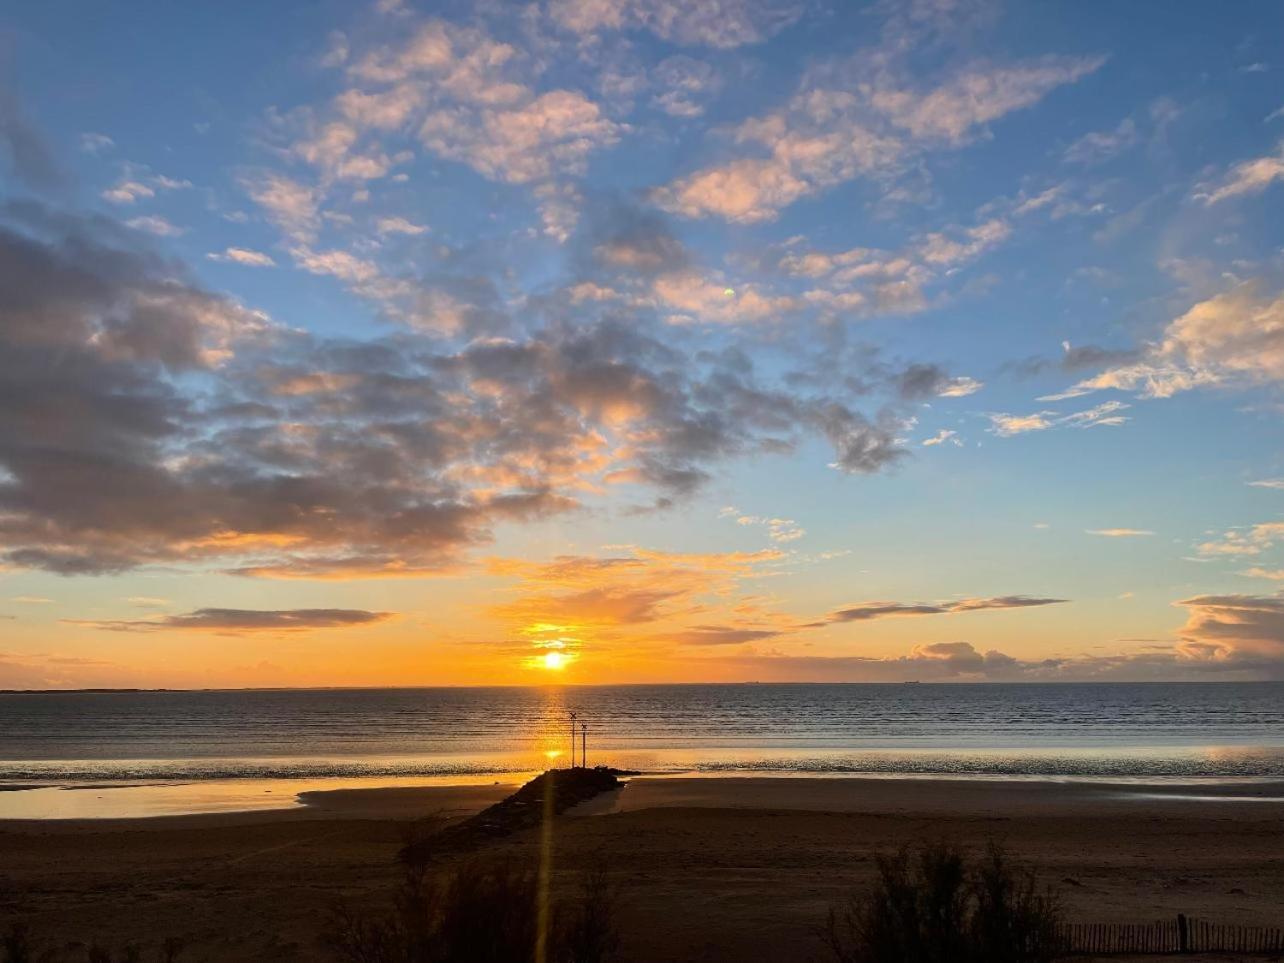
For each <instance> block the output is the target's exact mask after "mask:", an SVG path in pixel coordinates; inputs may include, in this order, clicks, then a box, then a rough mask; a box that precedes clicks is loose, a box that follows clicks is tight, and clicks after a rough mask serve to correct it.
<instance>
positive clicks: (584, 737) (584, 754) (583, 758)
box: [580, 722, 588, 769]
mask: <svg viewBox="0 0 1284 963" xmlns="http://www.w3.org/2000/svg"><path fill="white" fill-rule="evenodd" d="M580 765H581V766H583V767H584V768H585V769H587V768H588V723H587V722H581V723H580Z"/></svg>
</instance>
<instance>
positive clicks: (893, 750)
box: [0, 682, 1284, 783]
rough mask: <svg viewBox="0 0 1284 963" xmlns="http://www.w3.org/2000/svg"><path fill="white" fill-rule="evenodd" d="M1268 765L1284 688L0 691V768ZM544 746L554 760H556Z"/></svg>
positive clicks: (55, 771)
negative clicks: (572, 729)
mask: <svg viewBox="0 0 1284 963" xmlns="http://www.w3.org/2000/svg"><path fill="white" fill-rule="evenodd" d="M572 709H574V710H575V711H577V712H578V713H579V714H580V718H581V719H584V720H587V721H588V723H589V733H588V749H589V762H590V764H594V763H599V762H600V763H611V764H615V765H620V766H627V767H631V768H641V769H647V770H661V771H677V770H688V769H691V770H696V771H704V772H734V771H752V772H771V771H782V772H816V773H822V772H824V773H843V772H848V773H862V772H865V773H923V774H930V773H941V774H976V775H984V774H996V775H1028V776H1044V777H1049V776H1050V777H1060V776H1071V777H1074V776H1080V777H1108V778H1161V779H1164V778H1227V777H1238V778H1262V777H1266V778H1284V683H1278V682H1276V683H1270V682H1264V683H1208V684H1171V685H1170V684H1159V683H1152V684H1137V685H1133V684H1058V685H1031V684H1012V685H1004V684H985V685H958V684H952V685H929V684H923V685H775V684H770V685H768V684H763V685H655V686H596V687H568V688H468V689H458V688H453V689H447V688H441V689H360V690H354V689H349V690H284V691H264V690H257V691H210V692H140V693H40V694H12V695H0V783H3V782H8V783H15V782H31V781H41V782H46V783H47V782H50V781H59V782H75V781H80V782H95V783H103V782H111V781H125V780H149V779H150V780H156V779H166V780H189V781H190V780H208V779H245V778H260V777H261V778H273V779H282V778H295V777H318V778H320V777H336V776H341V777H359V778H368V777H372V776H385V777H389V778H392V777H405V776H421V775H422V776H447V775H454V776H459V775H467V774H481V773H504V772H522V771H529V770H531V769H538V768H544V767H545V766H547V765H548V764H549V762H550V760H553V761H556V760H558V759H563V760H564V757H565V755H566V754H567V751H568V748H569V731H568V728H567V713H568V711H570V710H572ZM559 753H560V754H561V755H559Z"/></svg>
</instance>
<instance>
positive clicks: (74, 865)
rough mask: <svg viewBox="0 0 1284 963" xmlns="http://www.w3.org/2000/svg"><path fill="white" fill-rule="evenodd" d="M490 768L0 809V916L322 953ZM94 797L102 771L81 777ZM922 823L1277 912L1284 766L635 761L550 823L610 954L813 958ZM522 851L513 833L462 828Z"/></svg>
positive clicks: (459, 812)
mask: <svg viewBox="0 0 1284 963" xmlns="http://www.w3.org/2000/svg"><path fill="white" fill-rule="evenodd" d="M512 788H513V786H512V784H511V783H500V784H496V783H494V782H489V783H487V784H474V785H436V786H433V785H427V786H420V787H414V786H405V785H401V786H395V787H391V788H384V789H379V788H361V789H345V790H338V791H318V792H304V793H302V794H301V795H300V797H299V799H300V801H301V802H302V805H297V806H293V807H292V808H283V809H276V810H260V811H249V812H235V811H224V812H210V813H205V814H200V815H185V816H168V817H154V818H146V819H94V820H87V819H82V820H74V819H73V820H7V821H3V822H0V852H3V853H4V859H3V863H2V864H0V911H2V914H3V915H4V916H5V917H8V918H21V919H24V920H26V921H28V922H29V924H30V926H31V928H32V931H33V932H35V933H37V934H43V935H46V936H47V937H48V938H49V939H51V940H53V941H55V942H56V943H57V944H58V945H65V944H67V943H68V942H74V941H83V942H89V941H90V940H94V939H97V940H100V941H104V942H111V943H115V944H117V945H123V944H124V943H126V942H130V941H138V942H141V943H144V944H152V945H155V944H156V942H157V941H159V940H161V939H164V938H165V937H170V936H173V937H178V938H179V939H181V940H183V941H184V943H185V944H186V945H187V950H186V952H185V955H184V956H183V959H184V960H313V959H326V958H327V957H326V956H325V951H324V949H323V947H322V946H321V945H320V943H319V942H318V940H319V936H320V934H321V932H322V930H323V929H324V923H325V917H326V913H327V911H328V909H329V908H330V907H331V906H332V905H333V904H334V903H335V901H336V900H346V901H349V902H352V903H354V904H356V905H381V904H383V903H384V902H386V900H387V899H388V898H389V893H390V892H391V889H392V887H393V886H395V884H396V881H397V879H398V877H399V872H400V870H399V868H398V866H397V864H396V862H395V855H396V852H397V850H398V849H399V847H400V846H401V845H402V843H403V841H404V840H405V839H406V838H407V834H408V832H409V831H410V827H411V826H412V825H414V824H415V823H416V822H418V823H420V825H422V826H424V827H427V828H434V827H439V826H444V825H446V824H448V823H449V822H451V821H453V820H459V819H461V818H464V817H465V816H467V815H469V814H471V813H475V812H478V811H480V810H481V809H483V808H484V807H485V806H487V805H489V804H491V803H493V802H495V801H498V800H499V799H501V798H503V796H505V795H506V794H507V793H508V792H511V790H512ZM105 791H106V792H110V791H111V790H105ZM927 838H933V839H936V838H939V839H947V840H951V841H955V842H957V843H959V844H961V845H963V846H964V847H967V848H973V849H975V848H980V847H984V846H985V845H986V844H987V843H988V842H990V841H997V842H1000V843H1002V844H1003V845H1004V846H1005V847H1006V848H1007V849H1008V850H1009V852H1010V853H1011V854H1012V856H1013V857H1014V858H1015V859H1016V860H1017V861H1019V862H1021V863H1023V864H1027V865H1029V866H1031V867H1032V868H1033V869H1034V870H1035V871H1036V872H1037V874H1038V877H1039V880H1040V881H1041V883H1043V884H1046V885H1047V886H1049V887H1051V888H1052V889H1053V890H1054V891H1055V892H1056V893H1057V894H1058V895H1059V897H1060V898H1061V900H1062V902H1063V905H1064V907H1065V912H1066V916H1067V918H1069V919H1074V920H1078V921H1083V922H1150V921H1155V920H1160V919H1169V918H1172V917H1174V916H1175V915H1176V914H1177V913H1179V912H1181V913H1186V914H1188V915H1197V916H1201V917H1207V918H1210V919H1217V920H1219V921H1222V922H1226V923H1244V924H1259V925H1262V924H1274V925H1278V924H1279V919H1280V916H1281V912H1280V908H1281V907H1282V906H1284V784H1282V783H1280V782H1278V781H1269V782H1262V781H1259V782H1252V781H1239V782H1227V781H1222V782H1217V783H1212V782H1204V783H1198V782H1197V783H1186V784H1176V783H1165V784H1160V785H1156V784H1138V783H1131V782H1123V783H1108V782H1094V781H1073V780H1034V779H999V778H994V779H948V778H945V779H941V778H933V779H926V778H821V777H797V776H790V777H783V776H782V777H761V776H751V777H745V776H726V777H708V776H665V777H646V776H642V777H636V778H634V779H632V780H630V781H629V782H628V784H627V785H626V786H625V787H624V788H623V789H621V790H619V791H617V792H614V793H608V794H605V795H603V796H599V797H597V798H596V799H594V800H591V801H590V802H589V803H586V804H582V805H580V806H579V807H577V808H576V809H574V810H572V811H571V812H569V813H567V814H565V815H563V816H560V817H558V818H557V819H556V821H555V825H554V831H553V836H552V839H553V846H552V853H553V883H554V887H555V888H557V889H559V890H564V891H570V890H572V889H573V888H574V887H576V886H577V885H578V881H579V879H580V874H581V872H582V871H583V870H584V869H585V868H587V867H590V866H593V865H598V864H600V865H602V866H604V867H605V869H606V873H607V877H608V879H609V880H610V881H611V883H612V884H613V885H614V886H616V887H617V888H618V891H619V894H620V915H621V930H622V934H623V939H624V942H623V946H622V953H623V957H624V958H625V959H627V960H636V961H642V960H670V959H671V960H687V959H699V960H711V961H724V960H725V961H732V960H744V959H781V960H784V959H789V960H793V959H797V960H807V959H818V960H819V959H824V958H825V957H824V955H823V947H822V945H821V943H820V941H819V931H820V928H821V927H822V926H823V923H824V919H825V915H826V912H827V910H828V908H829V907H830V906H831V905H833V904H835V903H837V902H839V901H842V900H843V899H845V898H846V897H847V896H848V895H849V894H851V893H852V892H853V891H855V890H858V889H859V888H860V887H861V886H863V885H865V884H866V883H867V882H868V881H869V880H870V879H871V878H872V873H873V868H874V863H873V860H874V857H875V856H877V855H878V854H880V853H884V852H888V851H891V850H894V849H896V848H898V847H900V846H902V845H905V844H908V843H913V842H918V841H921V840H923V839H927ZM484 848H485V849H486V850H487V851H488V852H493V853H494V854H495V855H497V856H501V857H503V856H511V857H514V858H524V859H535V858H537V854H538V847H537V840H536V838H535V834H532V833H526V834H518V835H515V836H512V837H509V838H506V839H502V840H498V841H495V842H492V843H488V844H486V845H485V847H484Z"/></svg>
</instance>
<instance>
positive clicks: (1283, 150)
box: [1195, 142, 1284, 206]
mask: <svg viewBox="0 0 1284 963" xmlns="http://www.w3.org/2000/svg"><path fill="white" fill-rule="evenodd" d="M1278 180H1284V142H1281V143H1280V144H1279V146H1278V147H1277V148H1276V150H1275V153H1274V154H1267V155H1265V156H1263V157H1256V158H1254V159H1252V160H1247V161H1243V162H1242V163H1239V164H1236V165H1235V166H1234V167H1232V168H1231V169H1230V170H1229V171H1228V172H1227V174H1226V176H1225V177H1224V178H1223V179H1222V180H1221V182H1220V183H1217V184H1207V185H1204V186H1203V187H1202V188H1201V189H1200V190H1199V191H1198V192H1196V194H1195V199H1196V200H1198V201H1202V202H1203V203H1204V204H1205V205H1206V206H1210V205H1213V204H1218V203H1220V202H1221V201H1225V200H1228V199H1230V198H1233V197H1246V196H1249V195H1252V194H1260V193H1261V192H1262V191H1264V190H1266V188H1268V187H1270V186H1271V185H1272V184H1274V183H1275V182H1276V181H1278Z"/></svg>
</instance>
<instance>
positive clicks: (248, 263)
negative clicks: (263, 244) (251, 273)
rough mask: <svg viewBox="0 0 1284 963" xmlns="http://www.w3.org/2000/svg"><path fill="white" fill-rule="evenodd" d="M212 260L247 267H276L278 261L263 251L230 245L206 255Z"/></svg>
mask: <svg viewBox="0 0 1284 963" xmlns="http://www.w3.org/2000/svg"><path fill="white" fill-rule="evenodd" d="M205 256H206V257H207V258H209V259H210V260H211V261H222V262H224V263H226V264H240V265H243V266H245V267H275V266H276V261H274V260H272V257H271V256H270V255H267V254H264V253H263V252H262V251H253V250H251V249H249V248H245V247H229V248H226V249H224V250H223V251H221V252H218V251H215V252H211V253H209V254H207V255H205Z"/></svg>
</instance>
